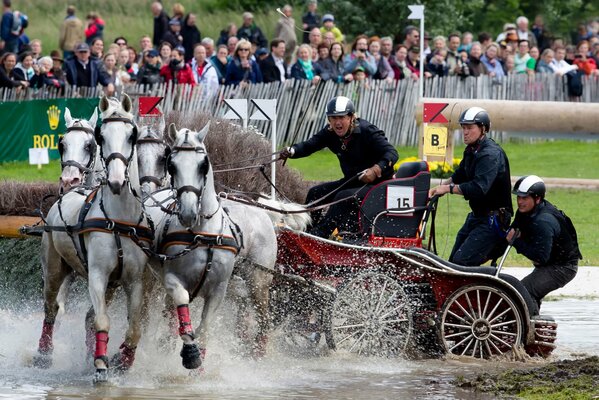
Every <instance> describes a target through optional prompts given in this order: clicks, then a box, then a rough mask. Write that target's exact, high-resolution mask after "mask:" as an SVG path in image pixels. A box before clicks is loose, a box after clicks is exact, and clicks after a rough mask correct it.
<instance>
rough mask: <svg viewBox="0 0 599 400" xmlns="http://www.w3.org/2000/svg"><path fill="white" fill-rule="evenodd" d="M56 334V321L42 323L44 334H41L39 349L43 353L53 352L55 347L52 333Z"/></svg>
mask: <svg viewBox="0 0 599 400" xmlns="http://www.w3.org/2000/svg"><path fill="white" fill-rule="evenodd" d="M53 334H54V323H49V322H46V321H44V324H43V325H42V335H41V336H40V341H39V347H38V351H39V352H40V353H41V354H47V353H51V352H52V350H53V349H54V344H53V343H52V335H53Z"/></svg>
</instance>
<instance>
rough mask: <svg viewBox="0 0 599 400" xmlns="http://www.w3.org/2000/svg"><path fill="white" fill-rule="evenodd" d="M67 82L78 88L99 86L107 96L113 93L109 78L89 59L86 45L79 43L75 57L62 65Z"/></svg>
mask: <svg viewBox="0 0 599 400" xmlns="http://www.w3.org/2000/svg"><path fill="white" fill-rule="evenodd" d="M64 69H65V73H66V78H67V82H68V83H69V84H70V85H71V86H75V87H78V88H81V87H91V88H95V87H96V86H98V84H101V85H102V86H104V88H105V89H106V93H107V94H108V95H112V94H113V93H114V85H113V84H112V81H111V80H110V76H108V74H106V73H105V72H104V71H102V69H101V68H100V65H99V64H98V63H96V62H94V61H92V60H91V59H90V50H89V45H88V44H87V43H85V42H84V43H79V44H78V45H77V46H76V47H75V57H73V58H71V59H70V60H67V61H66V62H65V64H64Z"/></svg>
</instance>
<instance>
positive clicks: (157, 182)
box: [137, 137, 169, 187]
mask: <svg viewBox="0 0 599 400" xmlns="http://www.w3.org/2000/svg"><path fill="white" fill-rule="evenodd" d="M147 143H153V144H162V145H165V146H166V142H165V141H164V140H162V139H158V138H153V137H146V138H142V139H137V144H138V145H140V144H147ZM138 154H139V152H138ZM168 154H169V153H168V146H166V148H165V157H166V156H168ZM166 175H167V171H166V168H165V169H164V175H163V176H162V178H158V177H156V176H153V175H145V176H142V177H141V178H139V183H140V185H143V184H144V183H153V184H155V185H156V186H158V187H161V186H162V185H163V184H164V181H165V180H166Z"/></svg>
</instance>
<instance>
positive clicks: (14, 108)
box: [0, 98, 98, 162]
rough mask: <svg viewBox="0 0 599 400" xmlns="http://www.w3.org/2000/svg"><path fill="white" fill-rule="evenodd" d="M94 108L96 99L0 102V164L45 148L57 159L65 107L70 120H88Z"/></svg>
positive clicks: (22, 158) (96, 103)
mask: <svg viewBox="0 0 599 400" xmlns="http://www.w3.org/2000/svg"><path fill="white" fill-rule="evenodd" d="M97 106H98V99H97V98H91V99H52V100H30V101H22V102H6V103H0V162H4V161H27V160H28V159H29V149H30V148H47V149H48V150H49V155H50V159H57V158H58V139H59V138H60V137H61V136H62V135H64V132H65V130H66V127H65V123H64V111H65V108H67V107H68V108H69V110H70V111H71V115H72V117H73V118H76V119H77V118H81V119H89V118H90V117H91V116H92V114H93V113H94V107H97Z"/></svg>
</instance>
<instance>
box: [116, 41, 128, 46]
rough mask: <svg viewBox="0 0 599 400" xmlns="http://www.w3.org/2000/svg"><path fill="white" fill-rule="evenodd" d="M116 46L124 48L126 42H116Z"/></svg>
mask: <svg viewBox="0 0 599 400" xmlns="http://www.w3.org/2000/svg"><path fill="white" fill-rule="evenodd" d="M116 44H118V45H119V46H126V45H127V42H116Z"/></svg>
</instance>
